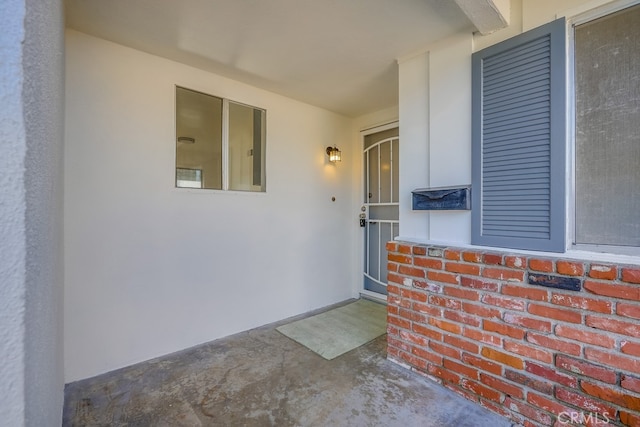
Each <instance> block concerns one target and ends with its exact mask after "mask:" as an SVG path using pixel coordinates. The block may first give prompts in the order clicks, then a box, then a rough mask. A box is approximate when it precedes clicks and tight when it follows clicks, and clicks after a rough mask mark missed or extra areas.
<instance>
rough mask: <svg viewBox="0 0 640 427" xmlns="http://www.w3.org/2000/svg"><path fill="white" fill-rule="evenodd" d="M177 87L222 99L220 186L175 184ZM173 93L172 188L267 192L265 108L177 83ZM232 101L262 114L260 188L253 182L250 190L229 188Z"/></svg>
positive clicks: (242, 192) (243, 192) (224, 191)
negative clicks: (230, 110) (262, 138)
mask: <svg viewBox="0 0 640 427" xmlns="http://www.w3.org/2000/svg"><path fill="white" fill-rule="evenodd" d="M178 89H183V90H188V91H191V92H196V93H199V94H202V95H205V96H211V97H214V98H218V99H221V100H222V117H221V120H222V123H221V128H222V132H221V138H222V141H221V142H222V147H221V148H222V159H221V178H222V183H221V184H222V185H221V186H222V188H205V187H202V188H195V187H178V186H177V178H176V177H177V169H178V165H177V161H178V148H177V147H178V146H177V139H178V134H177V127H178V120H177V118H178V99H177V94H178ZM173 95H174V120H173V124H174V150H173V154H174V159H173V171H174V179H173V188H174V189H176V190H180V191H182V190H187V191H190V190H191V191H198V192H206V191H202V190H207V191H210V192H211V191H213V192H223V193H239V194H265V193H266V192H267V171H266V169H267V156H266V153H267V110H266V108H262V107H256V106H254V105H251V104H247V103H244V102H240V101H235V100H232V99H229V98H226V97H223V96H218V95H213V94H210V93H207V92H204V91H201V90H198V89H191V88H189V87H187V86H182V85H179V84H176V85H174V91H173ZM230 103H233V104H236V105H240V106H243V107H248V108H252V109H254V110H259V111H261V112H262V114H263V120H262V134H263V135H264V141H263V143H262V147H263V150H262V152H261V153H260V154H261V157H262V159H261V174H262V175H261V177H262V178H261V179H262V180H263V181H264V183H263V184H262V189H258V190H256V189H254V188H255V187H256V186H255V185H253V182H252V183H251V184H250V186H251V187H252V188H251V189H250V190H238V189H231V188H230V170H231V167H230V164H229V160H230V156H229V151H230V150H229V128H230V124H229V104H230ZM180 169H185V168H180Z"/></svg>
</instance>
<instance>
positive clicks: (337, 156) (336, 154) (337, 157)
mask: <svg viewBox="0 0 640 427" xmlns="http://www.w3.org/2000/svg"><path fill="white" fill-rule="evenodd" d="M327 155H328V156H329V161H330V162H339V161H341V160H342V152H341V151H340V150H338V147H327Z"/></svg>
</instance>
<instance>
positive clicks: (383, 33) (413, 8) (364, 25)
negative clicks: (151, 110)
mask: <svg viewBox="0 0 640 427" xmlns="http://www.w3.org/2000/svg"><path fill="white" fill-rule="evenodd" d="M504 1H505V0H455V1H454V0H180V1H176V0H109V1H104V0H66V1H65V8H66V25H67V27H69V28H72V29H75V30H78V31H81V32H84V33H87V34H90V35H94V36H96V37H100V38H103V39H106V40H110V41H113V42H116V43H119V44H122V45H125V46H130V47H132V48H135V49H138V50H141V51H144V52H148V53H150V54H154V55H158V56H161V57H165V58H168V59H171V60H175V61H178V62H181V63H184V64H187V65H191V66H194V67H197V68H201V69H203V70H207V71H210V72H213V73H215V74H219V75H222V76H225V77H228V78H231V79H234V80H238V81H242V82H245V83H248V84H250V85H253V86H257V87H260V88H263V89H266V90H269V91H272V92H276V93H279V94H282V95H284V96H287V97H290V98H293V99H297V100H300V101H303V102H306V103H309V104H312V105H316V106H318V107H322V108H326V109H328V110H330V111H334V112H337V113H340V114H344V115H346V116H350V117H356V116H359V115H362V114H367V113H371V112H374V111H377V110H380V109H383V108H387V107H392V106H395V105H397V102H398V100H397V97H398V72H397V64H396V60H397V59H398V58H401V57H403V56H405V55H408V54H411V53H414V52H418V51H420V50H421V49H424V48H425V47H426V46H428V45H429V44H431V43H433V42H434V41H436V40H439V39H442V38H445V37H447V36H449V35H452V34H454V33H456V32H460V31H469V32H471V31H475V30H476V29H481V30H482V31H483V32H487V31H491V30H492V29H496V28H498V27H499V26H500V25H501V24H500V22H504V19H503V20H501V19H499V18H500V17H501V14H504V11H503V10H501V8H500V7H501V5H500V3H504ZM506 3H507V5H508V0H506ZM468 4H471V5H472V6H473V7H468ZM478 5H479V6H478ZM507 13H508V12H507ZM487 28H488V29H487Z"/></svg>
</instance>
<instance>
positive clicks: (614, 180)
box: [575, 6, 640, 246]
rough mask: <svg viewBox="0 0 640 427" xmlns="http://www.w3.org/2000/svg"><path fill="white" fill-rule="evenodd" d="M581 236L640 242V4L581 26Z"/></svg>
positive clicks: (593, 241)
mask: <svg viewBox="0 0 640 427" xmlns="http://www.w3.org/2000/svg"><path fill="white" fill-rule="evenodd" d="M575 91H576V93H575V97H576V99H575V102H576V131H575V134H576V137H575V140H576V199H575V204H576V208H575V210H576V220H575V221H576V223H575V243H576V244H589V245H615V246H640V221H638V218H639V217H640V216H639V212H640V6H634V7H631V8H628V9H624V10H622V11H619V12H616V13H613V14H610V15H607V16H604V17H602V18H599V19H596V20H593V21H590V22H588V23H585V24H582V25H579V26H576V27H575Z"/></svg>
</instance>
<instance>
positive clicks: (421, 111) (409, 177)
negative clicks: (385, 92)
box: [399, 0, 610, 245]
mask: <svg viewBox="0 0 640 427" xmlns="http://www.w3.org/2000/svg"><path fill="white" fill-rule="evenodd" d="M605 3H610V2H608V1H606V0H588V1H585V0H543V1H538V0H513V1H512V3H511V24H510V26H509V27H507V28H505V29H502V30H499V31H496V32H495V33H492V34H489V35H487V36H481V35H479V34H476V35H472V34H458V35H455V36H452V37H449V38H447V39H444V40H441V41H439V42H437V43H434V44H433V45H432V46H430V47H429V48H428V49H427V50H426V51H425V52H423V53H422V54H416V55H414V56H412V57H410V58H408V59H403V60H400V61H399V75H400V81H399V84H400V99H399V105H400V107H399V110H400V135H401V140H402V144H401V145H400V158H401V159H406V160H405V161H404V162H403V167H402V174H401V177H400V186H401V189H402V190H401V191H402V192H403V194H404V196H403V197H405V200H404V201H403V205H401V208H400V235H401V236H400V238H401V239H405V240H412V241H416V242H433V243H443V244H458V245H468V244H470V242H471V214H470V212H453V211H449V212H435V211H434V212H427V211H412V210H411V205H410V200H409V199H408V197H409V196H408V194H409V195H410V191H411V190H412V189H415V188H420V187H442V186H454V185H465V184H470V183H471V54H472V52H474V51H477V50H480V49H483V48H485V47H488V46H491V45H493V44H496V43H498V42H500V41H503V40H506V39H508V38H510V37H513V36H515V35H517V34H520V33H522V32H523V31H526V30H529V29H532V28H535V27H537V26H540V25H543V24H545V23H547V22H550V21H553V20H554V19H556V18H559V17H561V16H567V17H570V14H572V13H573V14H575V13H581V12H584V11H585V10H588V9H590V8H594V7H598V6H600V5H603V4H605ZM425 174H426V175H425ZM408 192H409V193H408ZM472 194H473V189H472Z"/></svg>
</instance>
